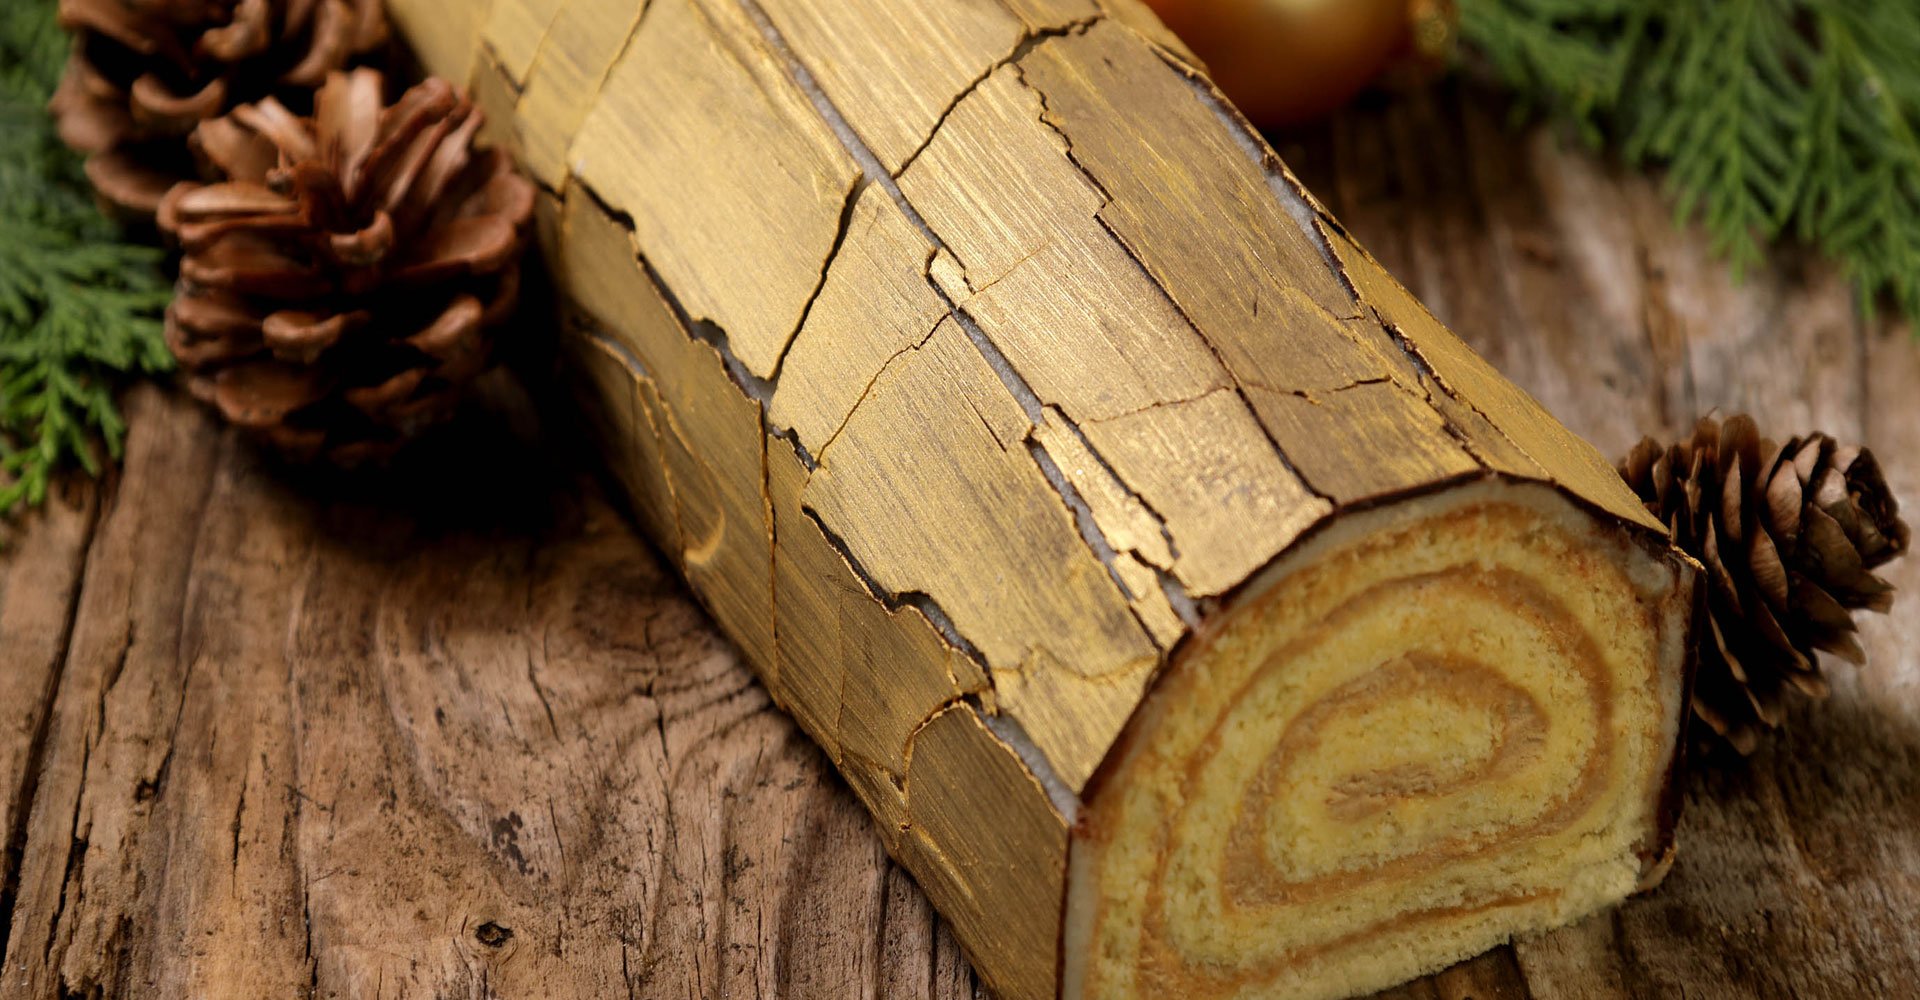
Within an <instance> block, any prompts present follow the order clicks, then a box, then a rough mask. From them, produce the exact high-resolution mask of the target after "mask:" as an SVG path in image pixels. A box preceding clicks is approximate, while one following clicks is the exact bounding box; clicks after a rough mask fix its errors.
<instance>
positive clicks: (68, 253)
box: [0, 0, 173, 515]
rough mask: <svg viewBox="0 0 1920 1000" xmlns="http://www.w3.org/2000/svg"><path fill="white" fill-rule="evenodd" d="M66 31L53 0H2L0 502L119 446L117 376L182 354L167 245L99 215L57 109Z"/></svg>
mask: <svg viewBox="0 0 1920 1000" xmlns="http://www.w3.org/2000/svg"><path fill="white" fill-rule="evenodd" d="M67 45H68V42H67V38H66V36H65V34H63V33H62V32H61V31H60V29H59V27H58V26H57V25H56V24H55V21H54V5H53V4H52V3H48V2H45V0H9V2H6V3H0V515H4V514H8V513H11V512H13V511H14V510H15V509H17V508H18V507H19V506H20V505H21V504H22V503H23V502H24V503H27V504H38V503H40V502H41V501H42V500H44V499H45V497H46V492H47V488H48V486H49V485H50V483H51V481H52V478H53V476H54V475H55V473H57V472H58V471H59V470H61V469H63V468H67V467H70V466H72V465H78V466H79V467H81V468H83V469H85V470H86V471H87V472H88V473H89V474H91V475H98V474H99V473H100V470H101V459H102V457H103V453H104V456H105V457H109V458H112V459H118V458H119V456H120V449H121V444H122V440H123V438H124V436H125V431H126V427H125V424H124V423H123V422H122V420H121V418H120V414H119V411H118V408H117V406H116V404H115V400H114V390H115V389H116V388H117V387H118V385H119V384H120V383H121V382H123V381H124V379H125V378H126V377H127V376H128V375H131V374H136V373H153V372H161V371H166V370H168V369H170V368H171V367H172V365H173V359H172V356H171V355H170V354H168V352H167V349H166V344H165V342H164V340H163V339H162V338H161V331H160V322H159V317H160V312H161V310H162V309H164V308H165V306H166V303H167V299H168V296H169V288H168V285H167V282H166V280H165V278H164V277H162V275H161V271H160V265H161V262H162V255H161V253H160V251H158V250H156V249H153V248H149V247H143V246H135V245H132V244H129V243H127V242H125V241H124V240H123V237H122V235H121V233H120V232H119V230H118V229H117V228H116V227H115V226H114V225H113V224H112V223H110V222H108V221H107V220H106V219H105V218H103V217H102V216H101V215H100V213H99V211H98V210H97V209H96V208H95V207H94V205H93V202H92V199H91V196H90V195H89V194H88V189H87V186H86V181H85V178H84V176H83V175H82V174H81V171H80V165H79V161H78V158H77V157H75V156H74V155H73V154H72V153H70V152H68V151H67V149H66V148H65V147H64V146H62V145H61V144H60V142H59V140H58V138H57V137H56V135H55V134H54V129H53V125H52V121H51V119H50V117H49V116H48V115H47V113H46V102H47V99H48V97H49V96H51V94H52V92H53V88H54V86H55V84H57V83H58V81H59V76H60V71H61V65H62V63H63V61H64V59H65V55H66V50H67Z"/></svg>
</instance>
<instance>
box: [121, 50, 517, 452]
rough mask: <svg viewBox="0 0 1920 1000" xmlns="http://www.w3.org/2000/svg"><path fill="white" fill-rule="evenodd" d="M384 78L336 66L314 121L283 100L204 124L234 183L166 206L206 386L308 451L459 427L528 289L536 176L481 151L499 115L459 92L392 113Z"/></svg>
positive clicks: (175, 197)
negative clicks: (491, 120) (525, 277)
mask: <svg viewBox="0 0 1920 1000" xmlns="http://www.w3.org/2000/svg"><path fill="white" fill-rule="evenodd" d="M381 87H382V81H381V76H380V74H379V73H377V72H375V71H373V70H370V69H360V70H354V71H352V72H350V73H335V74H332V75H331V76H330V77H328V79H327V81H326V83H325V84H324V85H322V86H321V88H320V91H319V93H318V94H317V95H316V98H315V109H316V113H315V115H314V117H312V118H301V117H298V116H296V115H294V114H293V113H292V112H290V111H288V110H287V109H286V108H285V107H283V106H282V105H281V104H280V103H279V102H278V101H275V100H274V99H272V98H267V99H266V100H263V101H261V102H259V103H258V104H250V105H243V106H241V107H239V108H236V109H235V110H234V112H233V114H231V115H229V116H227V117H224V118H217V119H214V120H211V121H208V122H206V123H204V124H202V125H201V126H200V127H199V128H198V129H196V130H195V132H194V135H193V147H194V150H195V152H196V153H197V154H199V155H200V156H201V157H202V159H204V160H205V161H206V163H207V165H208V166H209V168H211V170H212V171H213V172H214V173H217V174H218V175H220V176H222V177H224V178H227V179H226V180H224V181H221V182H218V183H211V184H192V183H185V184H180V185H178V186H176V187H175V188H174V189H173V190H172V191H170V192H169V193H168V194H167V196H166V198H165V199H164V200H163V201H162V203H161V205H160V211H159V219H158V221H159V223H160V227H161V228H162V229H163V230H164V231H166V232H167V233H170V234H172V235H173V236H175V237H176V238H178V239H179V241H180V247H181V250H182V251H183V256H182V258H181V261H180V281H179V285H178V287H177V289H176V293H175V298H174V301H173V304H172V305H170V306H169V307H168V309H167V321H166V335H167V344H168V346H169V347H171V348H172V349H173V353H174V356H175V357H176V358H178V359H179V360H180V364H181V367H182V368H184V369H185V370H186V371H187V375H188V379H187V384H188V386H189V387H190V389H191V390H192V391H193V393H194V395H196V396H198V397H200V398H201V399H204V400H206V401H208V402H210V403H212V404H213V405H214V406H216V407H218V408H219V410H220V412H221V413H222V414H224V415H225V416H226V418H227V419H228V420H230V421H232V422H234V423H235V424H238V425H240V426H242V427H245V428H249V429H251V430H253V431H255V432H258V433H259V434H261V435H263V436H265V437H266V438H268V439H269V440H270V441H272V442H273V443H274V444H276V445H278V446H279V447H281V448H282V449H284V450H286V451H287V452H289V453H290V454H293V455H295V456H296V457H310V456H316V455H323V456H325V457H327V458H329V459H331V460H333V461H335V462H339V463H343V464H354V463H357V462H359V461H362V460H365V459H367V458H373V457H381V456H384V455H386V454H390V453H391V452H392V451H393V450H394V449H395V448H397V447H398V446H399V445H400V444H402V443H404V442H405V441H406V440H407V439H408V438H410V437H412V436H413V434H414V433H415V432H417V431H418V430H420V429H422V428H424V427H425V426H427V425H429V424H431V423H434V422H436V421H438V420H439V419H442V418H444V417H445V416H447V415H448V414H449V413H450V412H451V411H452V409H453V404H454V402H455V401H456V397H457V395H458V393H459V391H460V390H461V389H462V388H463V387H465V386H466V385H467V384H468V383H470V382H471V381H472V380H473V379H474V377H475V376H477V375H478V374H479V373H480V372H482V371H483V370H485V369H486V368H487V366H488V365H489V364H490V363H491V361H492V354H493V352H492V340H493V331H494V330H495V329H497V328H498V327H499V326H500V324H501V323H502V322H503V321H505V320H506V319H507V317H508V316H509V315H510V314H511V312H512V310H513V307H514V304H515V301H516V298H517V294H518V291H519V275H520V271H519V267H520V256H521V252H522V250H523V249H524V248H525V245H526V235H527V233H526V231H527V229H528V225H527V223H528V219H529V218H530V217H531V216H532V213H533V194H534V191H533V184H532V183H531V182H529V181H528V180H527V179H526V178H525V177H523V176H521V175H520V174H519V173H518V172H517V171H516V170H515V168H514V166H513V162H512V160H511V158H510V157H508V155H507V154H506V153H505V152H504V151H502V150H496V149H477V148H475V147H474V144H473V140H474V135H475V133H476V132H477V131H478V130H479V128H480V126H481V123H482V119H483V116H482V113H481V112H480V110H479V109H478V108H476V107H474V105H473V103H472V102H471V101H469V100H468V99H467V98H466V97H465V95H463V94H460V93H458V92H457V91H455V90H454V88H453V86H452V85H451V84H449V83H447V82H446V81H444V80H439V79H432V80H428V81H426V82H425V83H422V84H420V85H418V86H416V87H414V88H413V89H411V90H409V91H407V92H406V94H405V95H403V96H402V97H401V98H400V100H399V101H398V102H396V103H395V104H393V105H392V106H391V107H388V106H387V105H386V103H385V101H384V100H383V95H382V90H381Z"/></svg>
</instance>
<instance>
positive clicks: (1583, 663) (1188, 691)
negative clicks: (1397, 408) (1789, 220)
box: [1069, 504, 1660, 998]
mask: <svg viewBox="0 0 1920 1000" xmlns="http://www.w3.org/2000/svg"><path fill="white" fill-rule="evenodd" d="M1326 547H1329V548H1331V547H1332V546H1331V545H1329V546H1326ZM1495 554H1497V556H1498V557H1499V558H1498V559H1497V560H1495V559H1493V558H1490V555H1495ZM1319 555H1320V558H1318V559H1316V560H1313V561H1312V562H1311V564H1310V565H1308V566H1306V567H1304V568H1300V569H1296V570H1295V571H1294V572H1293V573H1291V574H1289V575H1286V576H1285V577H1283V578H1281V579H1280V580H1279V581H1278V582H1276V583H1274V584H1273V585H1271V586H1268V587H1267V588H1266V589H1265V590H1263V591H1261V592H1260V593H1259V594H1258V595H1257V596H1255V597H1253V598H1252V599H1251V600H1249V601H1248V602H1247V603H1245V604H1244V605H1243V606H1242V607H1241V608H1239V609H1237V610H1236V612H1235V614H1234V616H1233V617H1232V618H1231V620H1230V622H1229V623H1228V624H1227V625H1226V626H1225V627H1224V628H1222V629H1221V630H1220V631H1219V633H1217V634H1215V635H1212V636H1209V637H1207V640H1206V642H1205V643H1204V644H1203V645H1201V646H1200V647H1199V648H1196V649H1194V650H1192V651H1189V653H1188V654H1187V655H1186V657H1185V658H1184V659H1183V660H1182V662H1181V665H1180V667H1179V668H1177V669H1176V670H1174V671H1172V672H1171V673H1170V674H1169V676H1168V677H1166V678H1164V679H1163V680H1162V682H1161V687H1160V688H1159V689H1158V690H1157V691H1156V692H1155V694H1154V695H1153V699H1154V700H1153V703H1152V704H1151V706H1150V708H1149V710H1148V711H1146V712H1145V713H1143V716H1142V717H1141V718H1140V719H1139V720H1137V725H1138V727H1139V728H1138V730H1137V732H1136V733H1135V734H1134V736H1133V742H1132V743H1130V744H1129V747H1128V749H1127V750H1126V752H1125V755H1124V757H1123V758H1122V759H1121V761H1120V763H1119V765H1118V766H1117V767H1116V769H1115V771H1114V772H1113V773H1112V774H1110V775H1109V776H1108V777H1107V782H1108V783H1107V784H1106V785H1105V786H1104V789H1103V791H1102V792H1101V798H1100V799H1099V800H1097V801H1096V802H1095V803H1094V804H1093V805H1092V806H1091V809H1090V815H1089V819H1088V822H1087V823H1086V825H1085V827H1084V832H1085V836H1084V838H1083V840H1084V842H1083V844H1080V845H1076V848H1075V850H1076V852H1080V851H1082V850H1085V851H1086V853H1085V854H1084V855H1080V854H1076V859H1075V864H1076V868H1075V871H1076V878H1078V877H1084V876H1083V874H1082V873H1085V874H1086V875H1092V874H1093V873H1094V871H1097V877H1098V879H1099V881H1100V883H1101V887H1102V888H1101V891H1100V894H1099V899H1098V902H1096V903H1094V904H1093V907H1094V908H1093V911H1092V920H1091V921H1086V920H1084V918H1082V919H1080V920H1079V922H1078V924H1077V926H1081V927H1085V928H1087V929H1088V930H1089V931H1090V932H1091V933H1090V934H1089V939H1088V941H1087V942H1086V944H1087V947H1088V948H1089V949H1090V950H1091V951H1090V953H1091V954H1093V955H1096V956H1098V959H1097V960H1093V961H1089V962H1087V963H1086V964H1085V966H1084V971H1076V972H1075V973H1074V974H1072V975H1070V976H1069V985H1070V986H1071V985H1073V984H1074V983H1076V982H1078V983H1080V984H1082V986H1083V995H1085V996H1131V995H1147V994H1155V995H1162V996H1179V997H1196V998H1198V997H1242V996H1246V997H1253V996H1289V997H1292V996H1343V995H1347V993H1348V992H1351V989H1349V987H1351V988H1353V989H1362V988H1367V989H1370V988H1375V987H1377V986H1379V985H1386V984H1388V983H1390V982H1393V981H1396V980H1397V979H1398V978H1404V977H1405V975H1409V974H1412V972H1402V973H1397V974H1394V975H1392V976H1390V977H1389V976H1388V973H1387V972H1382V971H1379V970H1381V969H1387V968H1390V967H1391V966H1393V965H1394V964H1395V961H1396V960H1397V959H1405V958H1406V956H1408V955H1416V954H1417V953H1418V952H1420V951H1421V950H1423V949H1431V950H1434V951H1436V953H1438V954H1442V955H1453V957H1459V954H1467V953H1471V951H1477V950H1480V949H1481V948H1484V947H1485V946H1486V945H1487V944H1490V943H1492V941H1493V940H1497V939H1498V938H1499V937H1500V936H1503V935H1504V934H1507V933H1511V932H1512V930H1513V929H1516V928H1524V927H1529V926H1535V925H1541V924H1543V923H1544V922H1549V921H1557V920H1558V919H1559V918H1560V917H1561V916H1563V915H1564V914H1563V912H1562V911H1563V910H1565V909H1566V908H1567V907H1569V906H1576V907H1578V906H1588V905H1589V903H1588V902H1587V900H1588V899H1590V898H1593V897H1595V896H1596V895H1604V894H1607V893H1612V894H1614V895H1616V896H1617V895H1620V894H1624V892H1625V891H1626V890H1627V889H1630V888H1631V885H1632V881H1633V878H1634V876H1635V872H1634V871H1633V870H1631V869H1632V863H1631V861H1630V860H1627V861H1623V860H1622V859H1623V858H1627V859H1630V858H1631V856H1632V847H1633V841H1634V838H1635V837H1636V836H1638V835H1639V833H1640V830H1639V829H1638V824H1635V823H1622V822H1621V819H1622V814H1623V812H1624V813H1634V814H1636V815H1637V812H1636V811H1637V810H1641V809H1643V808H1644V806H1645V801H1644V797H1643V796H1640V795H1638V794H1636V791H1637V783H1639V782H1640V780H1641V779H1642V777H1643V775H1641V774H1640V773H1639V772H1640V771H1641V770H1644V768H1645V767H1646V766H1647V762H1648V761H1649V760H1651V759H1652V758H1653V757H1655V756H1657V754H1656V752H1655V751H1656V747H1655V744H1657V743H1658V742H1659V740H1658V734H1657V733H1651V732H1645V731H1636V730H1634V729H1633V728H1632V727H1623V726H1621V725H1620V724H1619V722H1620V720H1621V719H1623V718H1625V719H1642V720H1647V719H1657V718H1658V717H1659V711H1660V709H1659V701H1660V699H1659V695H1658V693H1657V692H1656V691H1655V690H1654V685H1653V684H1652V682H1651V678H1650V677H1649V676H1648V666H1647V665H1648V664H1650V663H1652V662H1654V658H1653V656H1652V651H1651V650H1650V648H1648V643H1650V642H1651V641H1652V640H1651V639H1650V636H1651V635H1652V634H1653V633H1655V632H1657V629H1653V628H1649V627H1648V624H1647V622H1646V620H1645V619H1646V612H1645V609H1644V606H1643V605H1642V603H1641V602H1640V601H1639V600H1638V598H1637V596H1636V594H1635V588H1634V586H1633V584H1632V582H1631V581H1630V580H1628V579H1627V577H1626V575H1625V574H1624V573H1623V572H1622V571H1621V570H1620V569H1619V568H1618V567H1617V566H1616V565H1615V564H1614V563H1613V562H1612V561H1610V560H1608V559H1606V558H1604V557H1603V556H1602V554H1601V553H1599V552H1596V551H1594V550H1593V548H1592V546H1591V545H1589V544H1586V540H1585V539H1582V538H1580V537H1578V536H1577V534H1575V533H1573V532H1570V531H1568V530H1566V529H1565V528H1563V527H1561V526H1559V525H1556V524H1553V523H1550V522H1548V521H1547V520H1545V519H1544V518H1543V517H1542V516H1541V514H1540V513H1539V512H1538V511H1536V510H1534V509H1532V508H1531V507H1530V506H1522V505H1507V504H1478V505H1473V506H1468V507H1463V508H1461V509H1457V510H1454V511H1452V512H1450V513H1448V514H1446V515H1445V516H1442V517H1437V518H1429V519H1426V520H1421V521H1414V522H1412V523H1410V524H1409V523H1402V524H1401V525H1400V526H1399V530H1396V531H1388V532H1381V533H1375V534H1369V535H1366V536H1363V537H1362V539H1361V540H1360V541H1358V542H1356V543H1354V544H1352V545H1349V546H1347V547H1345V548H1335V549H1334V551H1332V552H1331V553H1324V552H1323V553H1320V554H1319ZM1623 611H1624V612H1625V613H1626V614H1627V615H1628V616H1629V617H1628V618H1627V619H1625V620H1624V621H1618V620H1616V619H1613V618H1610V617H1609V616H1610V615H1615V614H1618V613H1620V612H1623ZM1636 617H1637V618H1638V619H1640V620H1638V621H1636V620H1634V619H1635V618H1636ZM1610 621H1611V622H1614V624H1613V625H1612V626H1610V625H1609V622H1610ZM1622 626H1626V627H1622ZM1644 728H1645V727H1642V729H1644ZM1089 862H1091V863H1092V866H1093V867H1091V868H1090V867H1089V865H1088V863H1089ZM1616 890H1617V891H1616ZM1077 898H1080V897H1076V899H1077ZM1074 905H1077V904H1071V903H1070V908H1072V907H1073V906H1074ZM1069 924H1070V927H1072V926H1075V925H1076V914H1074V913H1070V914H1069ZM1070 932H1071V931H1070ZM1482 942H1484V943H1482ZM1463 949H1464V950H1463ZM1456 952H1458V953H1459V954H1454V953H1456ZM1381 955H1384V956H1385V959H1384V964H1382V961H1381V960H1379V959H1378V958H1377V956H1381ZM1447 960H1448V961H1451V958H1448V959H1447ZM1399 964H1401V965H1406V964H1407V961H1400V963H1399ZM1414 964H1416V965H1417V964H1418V962H1414ZM1413 971H1415V972H1417V971H1418V969H1414V970H1413ZM1383 977H1385V978H1383ZM1329 983H1331V984H1333V985H1332V986H1327V985H1326V984H1329Z"/></svg>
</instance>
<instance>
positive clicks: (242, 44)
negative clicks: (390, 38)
mask: <svg viewBox="0 0 1920 1000" xmlns="http://www.w3.org/2000/svg"><path fill="white" fill-rule="evenodd" d="M60 23H61V25H62V26H63V27H65V28H66V29H67V30H69V31H71V32H73V33H74V36H75V37H74V45H73V53H72V55H71V56H70V57H69V58H68V60H67V70H66V75H65V76H64V77H63V78H62V79H61V82H60V88H59V90H58V92H56V93H55V94H54V97H53V101H52V103H51V105H50V109H51V110H52V111H53V113H54V115H55V117H56V118H57V119H58V121H59V128H60V137H61V139H62V140H64V141H65V142H66V143H67V145H69V146H71V147H73V148H74V149H75V150H77V151H79V152H82V153H85V154H88V155H87V163H86V170H87V178H88V179H89V180H90V181H92V182H93V185H94V189H95V190H96V191H97V192H98V193H99V194H100V197H101V198H102V200H103V201H105V202H106V203H107V204H109V205H110V206H112V207H114V208H115V209H117V210H118V211H119V212H120V213H122V214H123V215H125V216H127V217H128V218H131V219H151V218H152V217H153V213H154V212H155V210H156V209H157V208H158V207H159V204H160V199H161V198H162V197H163V196H165V194H166V193H167V190H168V189H169V188H171V187H172V186H173V185H174V184H175V183H176V182H178V181H181V180H187V179H191V178H193V177H194V171H193V161H192V159H191V158H190V157H189V156H188V153H187V145H186V143H187V136H188V135H189V134H190V133H192V132H193V130H194V128H195V126H197V125H199V123H201V122H202V121H205V120H207V119H210V118H214V117H217V116H219V115H222V114H225V113H226V112H227V111H229V110H230V109H232V108H234V107H235V106H237V105H239V104H242V103H246V102H250V101H257V100H260V99H262V98H265V97H268V96H273V95H278V96H279V97H281V98H284V99H287V100H292V101H294V102H295V104H296V105H297V106H299V107H301V108H304V107H305V102H306V97H305V95H306V94H307V93H310V92H311V91H312V90H313V88H315V87H317V86H319V85H320V83H321V81H323V80H324V79H326V76H327V74H328V73H330V72H332V71H334V70H338V69H341V68H342V67H344V66H346V65H347V64H348V63H350V62H352V61H353V60H355V59H356V58H359V57H361V56H364V55H367V54H369V53H372V52H374V51H375V50H377V49H379V48H380V47H381V46H383V45H384V44H385V43H386V41H387V34H388V29H387V21H386V14H385V12H384V8H383V7H382V3H381V0H60Z"/></svg>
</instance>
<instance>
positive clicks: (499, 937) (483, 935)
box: [473, 920, 513, 948]
mask: <svg viewBox="0 0 1920 1000" xmlns="http://www.w3.org/2000/svg"><path fill="white" fill-rule="evenodd" d="M473 937H474V939H475V940H477V941H479V942H480V943H481V944H483V945H486V946H487V947H489V948H498V947H500V946H501V945H504V944H506V943H507V942H508V941H511V940H513V929H512V928H510V927H502V926H500V925H499V924H496V923H494V922H493V921H491V920H489V921H487V922H486V923H484V924H481V925H480V926H478V927H475V928H474V929H473Z"/></svg>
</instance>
